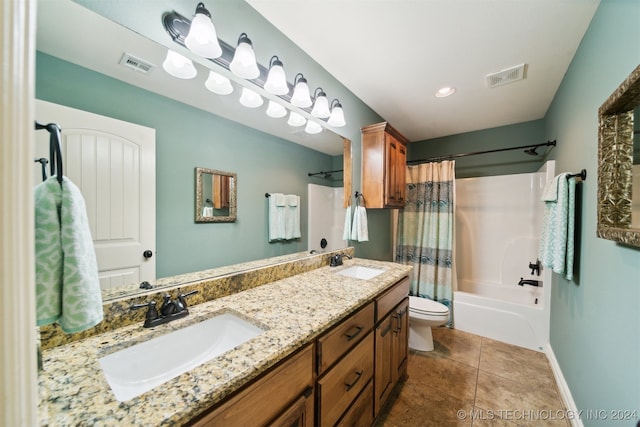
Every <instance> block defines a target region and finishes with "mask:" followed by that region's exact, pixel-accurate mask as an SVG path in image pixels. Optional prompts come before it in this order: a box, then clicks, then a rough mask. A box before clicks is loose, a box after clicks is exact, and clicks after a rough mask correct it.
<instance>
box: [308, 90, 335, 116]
mask: <svg viewBox="0 0 640 427" xmlns="http://www.w3.org/2000/svg"><path fill="white" fill-rule="evenodd" d="M311 115H312V116H313V117H318V118H320V119H326V118H327V117H329V116H330V115H331V111H329V100H328V99H327V97H326V95H325V94H324V92H320V94H319V95H318V97H317V98H316V102H314V103H313V109H312V110H311Z"/></svg>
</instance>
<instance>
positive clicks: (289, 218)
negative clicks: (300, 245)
mask: <svg viewBox="0 0 640 427" xmlns="http://www.w3.org/2000/svg"><path fill="white" fill-rule="evenodd" d="M286 200H287V202H286V204H287V206H286V209H285V226H284V230H285V236H284V238H285V239H286V240H291V239H298V238H300V237H301V236H302V235H301V234H300V209H299V207H298V205H299V204H300V196H297V195H295V194H287V195H286Z"/></svg>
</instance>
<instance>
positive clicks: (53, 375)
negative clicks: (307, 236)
mask: <svg viewBox="0 0 640 427" xmlns="http://www.w3.org/2000/svg"><path fill="white" fill-rule="evenodd" d="M349 251H351V253H352V249H349ZM331 255H332V254H331V253H329V254H317V255H314V256H313V257H312V258H314V262H315V264H314V265H313V267H312V268H310V269H308V271H302V272H299V271H297V270H296V268H292V266H291V265H290V264H291V263H297V262H298V261H295V260H292V261H290V262H284V263H282V264H281V265H280V266H277V267H275V268H276V270H277V268H278V267H280V269H281V270H286V271H287V272H288V273H277V272H275V271H274V270H273V269H274V267H270V268H269V269H268V274H265V275H264V278H263V279H262V281H263V283H253V284H252V286H251V287H250V288H248V289H246V290H242V291H239V292H235V293H233V292H227V293H228V295H226V296H222V297H218V298H215V299H211V300H206V299H207V298H206V297H204V300H203V299H202V298H203V297H202V296H201V295H200V292H199V293H198V294H197V295H198V296H200V298H201V300H197V299H196V298H195V297H196V296H197V295H194V296H193V297H190V298H193V300H194V301H195V303H196V304H195V305H194V303H192V302H191V301H190V303H191V304H190V306H189V315H188V316H186V317H184V318H180V319H177V320H174V321H172V322H170V323H166V324H163V325H159V326H157V327H154V328H143V326H142V325H143V321H144V313H137V316H138V317H137V319H136V322H135V323H131V324H129V325H125V326H118V327H115V326H114V327H112V328H111V329H110V330H100V331H99V333H95V334H93V335H90V336H86V337H82V338H81V339H77V340H75V341H72V340H69V341H67V342H64V343H60V345H53V346H52V345H51V344H50V345H49V346H46V345H44V343H45V342H44V341H43V348H45V350H44V351H43V354H42V359H43V369H42V370H41V371H40V372H39V386H40V405H39V416H40V424H41V425H51V426H57V425H144V426H150V425H267V424H268V425H301V426H313V425H371V424H372V423H373V420H374V417H375V416H376V415H377V414H378V413H379V411H380V409H381V408H382V407H383V405H384V404H385V402H386V399H387V398H388V396H389V394H390V392H391V390H392V389H393V387H394V385H395V384H396V382H397V381H398V380H399V379H400V378H402V377H403V376H404V375H405V373H406V362H407V351H408V349H407V333H408V312H407V308H408V299H407V294H408V290H409V281H408V278H407V277H408V275H409V274H410V272H411V267H409V266H405V265H400V264H395V263H390V262H381V261H373V260H365V259H350V260H346V259H345V260H344V264H343V265H341V266H337V267H330V266H329V262H328V260H329V258H330V257H331ZM312 264H313V263H312ZM257 270H260V269H257ZM245 273H246V272H245ZM251 273H252V274H257V271H252V272H251ZM230 275H231V276H234V274H233V273H230ZM279 276H285V277H282V278H278V277H279ZM274 277H275V278H276V280H273V278H274ZM200 285H201V283H199V282H195V283H192V284H190V286H183V287H182V288H181V291H182V292H186V291H190V290H192V288H194V287H195V288H196V289H197V287H198V286H200ZM209 286H215V284H214V285H212V284H209ZM170 292H171V291H170ZM153 295H154V294H153V293H151V294H148V295H142V296H138V297H137V299H135V298H134V299H133V301H131V300H125V302H121V303H120V304H121V305H126V304H131V303H139V302H141V301H143V300H144V299H145V298H146V299H149V298H150V297H151V296H153ZM143 311H144V310H143ZM105 313H106V314H105V319H107V318H110V317H112V314H111V312H110V311H109V310H106V312H105ZM140 316H142V317H140ZM108 320H109V321H111V323H112V324H113V325H116V324H117V322H114V321H113V319H111V318H110V319H108ZM107 323H109V322H107ZM54 335H55V334H52V333H51V331H49V333H48V334H45V335H44V336H45V337H46V338H43V339H49V340H51V341H52V342H57V341H56V340H55V339H54Z"/></svg>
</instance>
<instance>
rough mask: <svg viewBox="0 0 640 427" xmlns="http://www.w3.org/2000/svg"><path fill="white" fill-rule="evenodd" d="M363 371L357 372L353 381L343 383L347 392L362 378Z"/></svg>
mask: <svg viewBox="0 0 640 427" xmlns="http://www.w3.org/2000/svg"><path fill="white" fill-rule="evenodd" d="M363 372H364V371H357V372H356V377H355V379H354V380H353V381H351V382H350V383H344V385H345V386H346V387H347V391H349V390H351V389H352V388H353V386H354V385H356V383H357V382H358V381H360V378H361V377H362V373H363Z"/></svg>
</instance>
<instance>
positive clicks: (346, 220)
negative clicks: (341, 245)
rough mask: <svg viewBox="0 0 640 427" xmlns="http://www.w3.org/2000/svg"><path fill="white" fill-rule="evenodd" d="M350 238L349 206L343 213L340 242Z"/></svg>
mask: <svg viewBox="0 0 640 427" xmlns="http://www.w3.org/2000/svg"><path fill="white" fill-rule="evenodd" d="M350 238H351V206H347V209H346V210H345V213H344V228H343V229H342V240H349V239H350Z"/></svg>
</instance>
